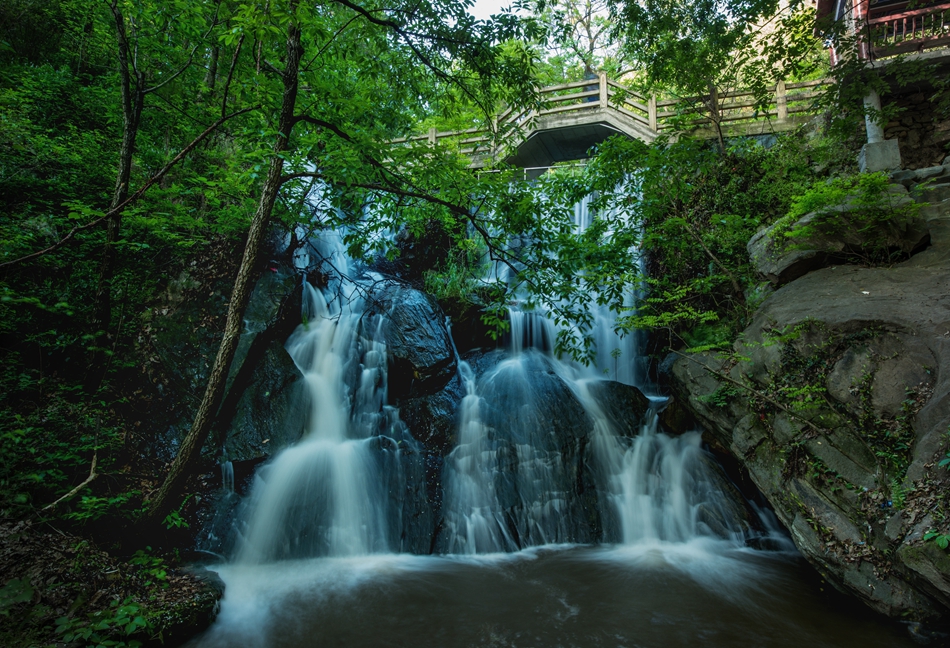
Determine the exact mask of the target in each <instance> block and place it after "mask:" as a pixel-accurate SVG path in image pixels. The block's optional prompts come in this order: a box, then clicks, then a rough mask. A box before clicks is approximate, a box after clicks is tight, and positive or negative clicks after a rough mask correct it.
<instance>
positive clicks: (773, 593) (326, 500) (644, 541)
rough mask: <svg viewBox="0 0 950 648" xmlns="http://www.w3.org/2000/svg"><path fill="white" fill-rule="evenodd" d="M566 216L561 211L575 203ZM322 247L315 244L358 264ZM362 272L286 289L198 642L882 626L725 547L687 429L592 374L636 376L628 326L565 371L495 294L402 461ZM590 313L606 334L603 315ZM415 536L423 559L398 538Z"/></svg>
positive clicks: (763, 640) (722, 495)
mask: <svg viewBox="0 0 950 648" xmlns="http://www.w3.org/2000/svg"><path fill="white" fill-rule="evenodd" d="M577 213H578V226H579V227H581V226H583V222H584V220H585V219H589V218H590V214H589V213H588V212H587V211H586V204H582V205H581V206H580V207H579V208H578V210H577ZM330 247H331V248H332V249H329V250H324V251H323V252H322V253H321V256H323V257H325V258H330V259H331V260H332V266H333V268H334V269H335V270H337V271H340V270H343V271H341V272H339V274H340V275H344V276H348V277H354V276H358V272H357V271H355V270H354V269H353V268H350V267H349V266H348V265H347V263H348V262H347V261H346V259H345V258H344V257H343V255H342V251H341V250H342V247H341V246H339V245H334V246H330ZM373 283H374V281H373V280H372V279H368V280H365V281H364V280H362V279H347V280H343V281H339V282H337V283H336V284H334V285H333V286H332V287H330V286H328V287H325V288H323V289H317V288H315V287H313V286H310V285H306V286H305V287H304V319H305V323H304V324H303V325H302V326H301V327H299V328H298V329H297V331H296V332H295V333H294V334H293V336H292V337H291V338H290V340H289V341H288V342H287V345H286V348H287V351H288V352H289V353H290V355H291V356H292V358H293V360H294V362H295V363H296V365H297V367H298V368H299V369H300V371H301V373H302V374H303V376H304V381H305V384H306V387H307V393H308V398H309V405H308V407H309V417H308V422H307V425H306V429H305V430H304V432H303V435H302V438H301V440H300V442H299V443H298V444H297V445H295V446H293V447H291V448H288V449H286V450H284V451H283V452H281V453H280V454H279V455H278V456H276V457H275V458H274V459H273V460H272V461H270V462H269V463H268V464H267V465H266V466H264V468H262V469H261V470H259V471H258V472H259V474H258V476H257V478H256V483H255V484H254V486H253V488H252V493H251V495H250V497H249V501H248V505H247V509H248V511H249V513H248V515H247V518H246V523H245V525H244V526H243V527H242V533H241V539H240V542H239V547H240V549H239V551H238V553H237V560H236V561H235V562H234V563H232V564H231V565H226V566H224V567H221V568H220V571H221V574H222V577H223V578H224V580H225V582H226V584H227V590H226V595H225V599H224V604H223V607H222V611H221V613H220V615H219V619H218V622H217V623H216V625H215V626H214V627H213V628H212V630H211V631H210V632H209V633H207V634H206V635H205V636H203V637H202V638H201V639H199V640H198V642H197V646H200V647H202V648H211V647H215V648H218V647H220V648H223V647H224V646H232V645H247V646H261V647H262V648H263V647H267V646H274V645H281V646H300V647H303V646H309V645H313V644H314V643H315V642H316V643H319V644H320V645H328V646H347V647H352V646H367V647H369V646H380V645H393V646H397V645H413V646H420V647H429V646H431V647H432V648H447V647H454V646H458V647H462V646H466V647H467V646H474V645H485V646H488V645H492V646H511V647H513V648H516V647H521V646H539V645H545V646H547V645H563V646H576V647H578V648H579V647H581V646H594V645H644V646H662V647H663V648H666V647H668V646H684V647H686V646H694V645H697V644H700V645H709V646H743V647H745V646H748V645H768V646H785V647H788V648H793V647H794V648H797V647H798V646H801V645H809V646H827V647H829V648H830V647H831V646H839V645H844V644H843V643H842V642H843V641H845V642H846V641H854V642H859V643H860V644H861V645H880V644H874V643H873V642H874V641H875V640H877V639H879V638H880V637H881V636H884V634H885V633H887V632H889V630H888V629H886V628H884V629H882V628H881V627H880V626H874V625H873V624H869V623H868V622H867V621H866V620H863V619H862V620H852V619H846V618H844V619H843V618H842V617H840V616H835V617H831V616H829V611H828V610H827V609H826V607H827V606H824V605H822V604H821V603H820V602H819V601H817V599H815V597H814V596H813V595H812V594H811V593H810V591H809V590H808V587H807V586H806V585H804V584H803V583H802V581H801V579H800V578H799V577H797V576H796V575H795V574H797V567H795V563H794V562H793V559H790V558H788V556H789V554H772V555H773V556H780V558H774V557H769V555H768V553H767V552H761V551H751V550H749V549H746V548H745V547H744V545H743V542H742V540H743V534H744V533H746V532H747V531H748V528H749V519H750V514H749V513H748V511H747V510H746V507H745V506H744V505H743V504H742V503H741V501H739V499H738V496H737V493H734V492H733V493H731V494H730V488H731V486H730V485H729V483H728V480H726V478H725V477H724V476H723V475H722V474H721V471H720V470H719V469H718V467H717V466H715V465H714V462H713V461H712V459H711V457H710V456H709V455H708V454H707V453H706V452H705V451H704V450H703V449H702V447H701V444H700V435H699V434H698V433H688V434H684V435H681V436H679V437H675V438H674V437H670V436H668V435H666V434H664V433H663V432H661V431H659V430H658V427H657V416H656V413H655V411H654V409H653V408H652V407H651V408H650V409H649V410H648V413H647V415H646V417H645V419H644V420H643V421H641V422H639V424H638V425H637V424H631V423H632V422H630V421H627V422H626V423H627V425H626V426H623V425H619V424H618V418H617V417H618V415H617V411H616V409H611V408H612V407H614V408H615V405H616V403H615V402H612V401H610V399H609V398H607V397H605V396H604V393H605V390H604V389H603V386H604V385H614V386H616V385H617V383H616V382H613V383H610V382H605V381H604V380H603V379H604V377H605V374H606V375H607V376H608V377H610V378H613V379H614V380H619V381H620V382H622V383H626V384H628V385H638V386H641V387H648V385H645V384H644V383H643V382H642V381H643V375H644V374H643V373H642V371H641V370H640V369H638V368H636V365H637V340H636V338H635V337H632V336H628V337H626V338H623V339H620V338H611V337H609V336H607V338H606V341H605V342H603V341H602V340H601V336H600V335H599V334H598V335H595V338H596V340H597V344H598V349H599V351H600V353H599V357H598V360H597V363H596V365H595V366H593V367H581V366H578V365H575V364H571V363H567V362H561V361H560V360H558V359H557V358H555V357H554V356H553V352H552V346H553V341H554V339H555V333H556V331H555V329H554V327H553V325H552V324H551V322H549V321H548V320H547V319H545V318H544V317H543V316H542V315H540V314H538V313H520V312H518V311H517V310H515V311H514V312H513V313H512V317H511V326H512V330H511V344H510V349H509V350H508V351H494V352H491V353H486V352H473V354H472V355H471V356H467V357H468V361H464V360H462V361H459V362H458V365H457V366H458V369H457V372H456V378H455V379H454V380H455V381H456V383H455V384H456V385H457V386H456V387H452V385H451V383H450V384H449V385H448V386H446V387H445V389H446V390H447V391H446V393H450V392H451V390H452V389H457V390H458V392H459V394H458V400H457V401H456V402H457V421H456V422H457V426H456V428H455V435H454V440H453V443H452V444H451V447H450V451H448V452H447V453H446V454H445V455H444V457H443V456H440V455H439V454H438V452H436V451H433V450H431V449H430V450H428V451H427V452H429V454H428V455H427V457H428V458H427V459H426V466H427V468H426V470H423V469H422V467H421V460H420V459H419V457H420V455H421V454H423V452H422V450H421V448H422V444H421V443H420V441H419V440H417V439H415V438H413V436H412V434H410V433H409V431H408V429H407V427H406V425H405V424H403V423H402V422H401V421H400V420H399V417H398V412H397V411H396V410H395V409H394V408H393V407H392V406H391V404H390V403H388V402H387V387H388V378H389V375H388V370H387V367H388V366H389V364H390V363H391V357H390V358H388V357H387V356H391V351H390V350H389V349H387V343H386V338H387V320H386V318H385V316H384V315H383V314H381V313H380V312H377V311H378V310H379V309H378V308H374V307H371V306H370V304H368V300H367V298H366V294H367V293H368V292H370V291H371V290H372V289H373V288H372V286H371V284H373ZM594 329H595V331H597V330H602V331H609V332H610V335H614V334H613V321H612V320H611V315H610V314H609V313H607V312H606V311H604V312H596V313H595V324H594ZM621 342H622V343H623V344H624V345H626V346H622V345H620V344H619V343H621ZM615 349H620V351H619V353H618V352H616V351H614V350H615ZM605 354H606V355H605ZM623 367H626V368H623ZM630 367H634V368H632V369H631V368H630ZM605 369H606V371H605ZM412 380H415V378H412ZM620 388H621V389H620V391H621V392H623V390H624V389H626V390H628V391H627V392H623V393H625V394H627V395H630V394H632V393H633V392H631V391H629V390H630V389H632V388H627V387H623V386H622V385H620ZM400 389H401V390H402V391H403V392H406V393H409V391H410V390H409V389H408V388H406V387H405V386H400ZM606 391H607V392H609V391H610V390H606ZM648 391H649V390H648ZM446 398H449V397H446ZM449 400H451V398H449ZM621 400H622V399H621ZM661 400H662V399H656V398H655V399H653V403H654V404H655V405H656V404H659V403H660V402H661ZM440 402H441V401H440ZM425 411H427V412H428V411H430V410H425ZM622 428H623V429H622ZM420 438H421V437H420ZM427 488H428V493H427V492H426V490H427ZM440 495H443V496H442V497H441V498H440ZM419 498H422V499H426V498H428V500H429V504H427V505H426V506H430V505H431V508H428V509H427V508H425V507H424V506H420V505H418V502H416V500H418V499H419ZM433 512H435V513H436V515H435V517H434V518H433V517H432V513H433ZM439 519H441V522H438V520H439ZM765 526H766V527H767V526H768V525H767V524H766V525H765ZM599 542H608V543H614V544H613V545H612V548H595V547H591V546H589V543H599ZM585 545H586V546H585ZM532 547H535V548H533V549H532ZM526 548H528V549H526ZM427 550H428V551H429V552H432V553H436V554H442V557H439V556H413V555H411V554H409V553H406V552H407V551H412V552H414V553H416V554H418V553H426V552H427ZM387 552H396V553H387ZM781 556H784V557H781ZM303 558H309V559H311V560H288V559H303ZM684 601H688V602H689V604H688V605H684ZM813 627H814V628H818V627H820V628H822V629H821V630H820V631H816V630H810V629H809V628H813ZM888 636H893V634H890V635H888ZM868 642H870V643H868ZM888 645H899V644H898V643H896V642H894V643H889V644H888Z"/></svg>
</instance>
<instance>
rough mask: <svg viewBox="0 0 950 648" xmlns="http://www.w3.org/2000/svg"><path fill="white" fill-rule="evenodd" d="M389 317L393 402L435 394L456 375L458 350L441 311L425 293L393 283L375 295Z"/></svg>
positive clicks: (374, 299)
mask: <svg viewBox="0 0 950 648" xmlns="http://www.w3.org/2000/svg"><path fill="white" fill-rule="evenodd" d="M373 301H374V302H375V304H376V308H375V309H374V310H375V311H378V312H381V313H383V314H385V316H386V320H387V321H386V324H385V327H386V330H385V336H386V345H387V349H388V352H389V397H390V400H391V401H397V400H399V399H401V398H407V397H408V398H411V397H415V396H423V395H426V394H433V393H435V392H437V391H438V390H439V389H441V388H442V387H444V386H445V385H446V383H448V382H449V380H451V378H452V376H453V375H454V374H455V350H454V349H453V347H452V338H451V337H450V336H449V332H448V329H447V328H446V324H445V315H444V314H443V313H442V310H441V309H440V308H439V307H438V306H437V305H435V304H434V303H433V301H432V300H431V299H430V298H429V297H428V296H427V295H426V294H425V293H423V292H420V291H418V290H415V289H413V288H409V287H406V286H403V285H400V284H396V283H391V284H387V285H386V287H385V288H384V289H382V290H380V291H378V292H377V293H376V294H374V295H373Z"/></svg>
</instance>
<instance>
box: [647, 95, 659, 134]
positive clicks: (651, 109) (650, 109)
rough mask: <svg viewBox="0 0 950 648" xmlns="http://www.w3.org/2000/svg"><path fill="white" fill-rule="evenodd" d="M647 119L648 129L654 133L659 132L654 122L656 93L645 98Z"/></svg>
mask: <svg viewBox="0 0 950 648" xmlns="http://www.w3.org/2000/svg"><path fill="white" fill-rule="evenodd" d="M647 119H649V120H650V130H652V131H653V132H654V133H656V132H659V129H658V128H657V123H656V95H650V98H649V99H648V100H647Z"/></svg>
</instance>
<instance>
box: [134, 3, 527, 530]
mask: <svg viewBox="0 0 950 648" xmlns="http://www.w3.org/2000/svg"><path fill="white" fill-rule="evenodd" d="M519 29H520V26H519V23H518V21H517V20H515V19H514V17H513V16H508V17H507V18H505V17H502V18H501V19H500V20H498V21H496V22H494V23H481V22H477V21H475V20H474V19H472V18H471V17H470V16H469V15H468V14H467V13H466V12H465V5H464V4H463V3H451V4H448V5H445V4H442V5H439V6H436V5H433V4H430V3H426V2H423V3H418V2H410V3H402V2H394V3H392V4H391V5H388V6H387V7H385V8H381V7H378V6H377V7H365V6H363V5H361V4H359V3H358V2H354V1H352V0H334V2H332V3H330V4H328V5H325V6H317V7H311V6H309V5H304V4H300V3H298V2H297V0H287V1H286V2H272V3H268V4H267V5H265V6H260V5H244V6H242V8H241V9H240V10H239V11H238V13H237V14H236V16H235V18H234V21H233V25H232V27H231V31H230V32H229V35H228V36H227V37H226V38H225V43H228V42H230V41H234V40H237V39H241V38H248V39H253V40H254V41H255V47H254V51H255V62H254V65H255V68H254V70H255V75H256V78H257V81H258V83H259V86H258V87H259V97H260V99H261V102H262V104H263V106H264V108H263V109H262V111H261V113H260V116H261V121H262V123H263V128H264V132H265V133H266V134H267V138H268V139H269V140H270V141H271V148H270V151H269V152H265V151H263V150H262V149H257V150H256V151H253V152H249V156H250V157H251V158H252V159H255V160H257V162H256V164H254V165H253V166H252V168H253V169H263V167H264V166H266V173H265V175H264V179H263V184H262V186H261V189H260V200H259V203H258V207H257V210H256V212H255V214H254V218H253V220H252V222H251V227H250V231H249V233H248V239H247V243H246V246H245V250H244V256H243V259H242V262H241V267H240V269H239V271H238V275H237V278H236V280H235V284H234V288H233V291H232V294H231V298H230V301H229V307H228V316H227V323H226V325H225V331H224V337H223V339H222V342H221V345H220V347H219V350H218V353H217V356H216V358H215V362H214V365H213V367H212V370H211V375H210V377H209V380H208V385H207V388H206V390H205V393H204V397H203V399H202V401H201V404H200V406H199V409H198V412H197V415H196V417H195V420H194V422H193V424H192V427H191V429H190V431H189V433H188V435H187V436H186V438H185V439H184V441H183V442H182V444H181V447H180V449H179V451H178V454H177V456H176V458H175V460H174V462H173V463H172V465H171V467H170V469H169V473H168V475H167V477H166V479H165V481H164V483H163V485H162V487H161V488H160V489H159V491H158V492H157V493H156V494H155V495H154V496H153V497H152V499H151V502H150V506H149V512H148V515H147V517H146V519H145V520H144V522H145V523H146V524H150V523H151V524H153V523H156V522H158V521H161V520H162V519H163V518H164V517H165V516H166V515H167V514H168V512H169V511H170V510H171V508H172V507H173V506H174V505H175V502H176V501H177V500H176V498H177V497H178V495H179V494H180V492H181V489H182V488H183V486H184V483H185V481H186V480H187V478H188V477H189V476H190V474H191V473H192V472H193V469H194V467H195V466H196V465H197V462H198V460H199V458H200V450H201V447H202V446H203V445H204V443H205V440H206V439H207V436H208V433H209V431H210V429H211V426H212V423H213V420H214V416H215V415H216V413H217V409H218V407H219V405H220V403H221V400H222V397H223V394H224V389H225V382H226V378H227V375H228V371H229V369H230V365H231V362H232V360H233V357H234V352H235V349H236V346H237V342H238V339H239V337H240V333H241V330H242V328H243V314H244V310H245V308H246V306H247V300H248V297H249V295H250V290H251V287H252V285H253V283H252V282H253V280H254V279H255V270H256V262H257V258H258V256H259V254H260V249H261V245H262V242H263V238H264V234H265V233H266V230H267V227H268V225H269V223H270V222H271V220H272V218H273V216H274V213H275V209H276V208H277V207H278V206H279V203H278V200H277V199H278V194H279V192H281V191H282V190H284V191H291V192H294V191H296V192H299V191H303V192H304V194H305V195H306V194H307V193H308V192H310V194H311V195H310V198H309V200H310V201H318V202H324V203H327V204H333V205H336V206H339V207H342V208H343V211H342V213H343V217H342V221H343V222H346V223H347V224H349V225H351V226H353V228H354V232H356V234H354V235H352V236H351V242H352V244H353V246H354V248H356V249H360V248H362V250H363V251H364V252H366V251H368V250H367V247H369V248H371V247H372V246H371V245H370V241H372V239H371V238H370V237H369V236H368V232H369V230H375V229H381V228H383V227H386V226H388V225H390V224H391V223H389V222H388V221H387V216H392V215H393V214H391V213H387V211H386V209H385V207H382V206H380V207H378V208H377V211H376V212H375V213H374V215H373V217H372V219H370V220H371V223H370V225H369V226H368V227H361V219H362V210H358V211H357V213H352V212H351V213H348V214H347V213H346V211H345V210H346V207H348V206H349V204H350V203H351V202H352V196H353V192H354V191H355V192H357V195H359V194H362V195H363V196H364V197H365V196H366V195H367V194H372V195H375V196H378V197H380V198H379V200H385V199H386V198H382V197H395V200H396V201H397V203H399V204H400V206H401V208H402V209H401V210H400V211H401V214H400V218H401V219H402V220H403V223H405V222H406V221H407V220H408V221H409V222H408V225H409V226H410V227H412V226H414V223H419V222H421V221H423V220H426V219H429V218H432V217H439V216H441V217H443V218H446V217H448V218H453V219H454V218H459V217H460V216H462V217H469V216H470V214H471V211H470V208H469V204H470V201H471V200H472V196H471V195H470V194H469V193H468V192H467V189H466V188H467V187H470V186H471V180H470V178H471V176H472V174H471V173H470V172H469V171H468V169H467V164H466V163H465V161H464V160H462V159H460V158H458V157H455V156H452V155H451V154H450V153H447V152H439V151H433V150H430V149H428V148H427V147H418V146H417V147H407V148H406V149H404V150H399V149H395V150H394V149H393V148H392V147H391V146H390V145H389V144H388V143H387V141H388V140H391V139H393V138H394V137H395V136H396V135H399V134H403V133H404V132H405V130H407V129H408V128H410V127H411V126H412V125H413V124H414V123H418V119H419V116H420V115H419V103H418V98H419V97H426V98H428V97H432V96H436V97H438V96H440V94H444V93H446V92H448V91H453V92H458V93H461V94H462V95H463V96H465V97H466V98H468V99H469V101H470V102H471V103H472V104H473V105H475V106H477V107H478V108H480V110H481V113H482V115H483V116H484V119H485V121H486V123H489V121H490V117H491V116H492V115H493V113H494V109H495V107H496V106H497V105H498V103H499V102H500V101H501V100H502V99H505V98H508V99H513V98H514V97H517V96H521V97H528V98H530V97H531V96H532V91H531V75H530V69H529V68H527V67H525V66H524V65H523V64H524V61H515V62H514V63H515V65H510V64H509V65H506V64H504V60H503V59H502V57H501V50H500V49H499V47H498V45H497V44H498V43H499V42H501V41H503V40H507V39H508V38H509V37H511V36H514V35H517V33H518V31H519ZM278 32H279V33H283V34H284V38H283V43H282V45H283V47H282V49H278V47H279V46H278V43H280V41H277V40H276V39H275V38H274V35H275V34H276V33H278ZM258 70H259V72H257V71H258ZM246 72H247V73H250V70H246ZM302 87H306V89H307V92H306V95H302V94H301V93H300V89H301V88H302ZM313 180H318V183H316V184H315V183H314V182H313ZM304 182H307V183H309V184H307V185H306V188H303V187H302V186H301V183H304ZM406 200H412V201H418V203H417V204H416V205H415V207H416V208H417V212H418V213H416V214H415V215H409V216H408V217H407V216H406V212H411V211H412V205H406V204H405V201H406ZM358 204H359V203H358ZM335 214H336V212H335V211H331V212H329V213H324V214H319V215H318V217H319V218H322V219H323V221H322V222H319V223H317V226H318V227H330V226H335V225H338V224H341V222H340V218H339V217H338V216H336V215H335ZM287 216H288V217H289V218H290V219H295V218H298V217H300V214H296V213H290V214H287Z"/></svg>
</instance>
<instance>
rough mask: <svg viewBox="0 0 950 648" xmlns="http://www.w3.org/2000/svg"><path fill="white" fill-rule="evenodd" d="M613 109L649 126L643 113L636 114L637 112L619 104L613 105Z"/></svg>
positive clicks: (647, 119)
mask: <svg viewBox="0 0 950 648" xmlns="http://www.w3.org/2000/svg"><path fill="white" fill-rule="evenodd" d="M614 110H616V111H617V112H620V113H623V114H624V115H626V116H627V117H630V118H631V119H635V120H636V121H638V122H640V123H641V124H644V125H645V126H650V120H649V118H647V117H644V116H643V115H638V114H637V113H634V112H630V111H629V110H627V109H625V108H621V107H619V106H618V107H615V108H614ZM651 128H652V127H651ZM654 130H656V129H654Z"/></svg>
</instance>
